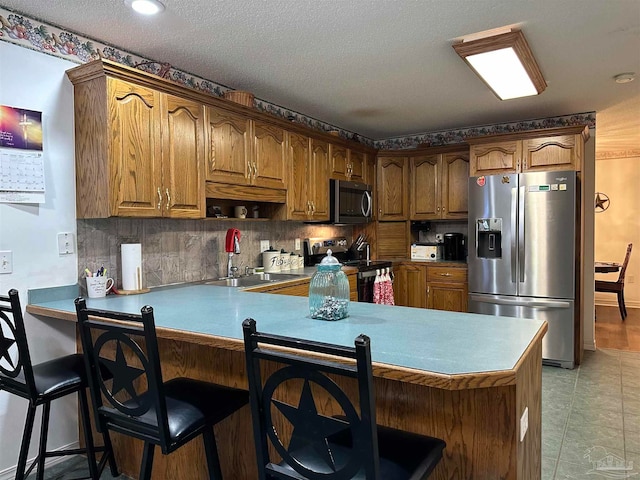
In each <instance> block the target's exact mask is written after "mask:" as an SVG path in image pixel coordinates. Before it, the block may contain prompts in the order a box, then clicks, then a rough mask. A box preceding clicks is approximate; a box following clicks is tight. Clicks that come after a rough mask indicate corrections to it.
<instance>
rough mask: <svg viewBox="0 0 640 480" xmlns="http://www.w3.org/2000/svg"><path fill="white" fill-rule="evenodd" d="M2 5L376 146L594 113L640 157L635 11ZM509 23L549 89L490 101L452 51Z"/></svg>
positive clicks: (639, 5) (527, 0)
mask: <svg viewBox="0 0 640 480" xmlns="http://www.w3.org/2000/svg"><path fill="white" fill-rule="evenodd" d="M164 3H165V5H166V10H165V11H164V13H162V14H161V15H159V16H156V17H153V18H149V17H143V16H140V15H138V14H136V13H135V12H133V11H132V10H130V9H129V8H128V7H127V6H126V5H125V4H124V2H123V0H101V1H98V0H48V1H46V2H43V1H42V0H0V5H2V6H4V7H5V8H8V9H11V10H14V11H17V12H21V13H24V14H25V15H28V16H31V17H33V18H35V19H39V20H42V21H44V22H45V23H50V24H53V25H57V26H60V27H62V28H64V29H68V30H69V31H72V32H75V33H78V34H82V35H84V36H87V37H89V38H93V39H95V40H99V41H102V42H105V43H109V44H112V45H114V46H116V47H119V48H121V49H123V50H126V51H129V52H131V53H135V54H138V55H141V56H144V57H147V58H150V59H153V60H158V61H162V62H168V63H170V64H171V65H173V66H174V67H175V68H178V69H181V70H184V71H186V72H190V73H193V74H196V75H199V76H201V77H204V78H208V79H210V80H213V81H215V82H218V83H221V84H224V85H227V86H229V87H232V88H235V89H240V90H249V91H252V92H253V93H254V94H255V95H256V96H257V97H258V98H261V99H263V100H266V101H268V102H271V103H275V104H278V105H281V106H284V107H286V108H289V109H292V110H295V111H298V112H300V113H303V114H305V115H308V116H311V117H314V118H316V119H319V120H322V121H325V122H328V123H331V124H333V125H336V126H339V127H342V128H345V129H347V130H351V131H353V132H357V133H359V134H361V135H364V136H367V137H369V138H372V139H382V138H389V137H394V136H402V135H410V134H414V133H423V132H432V131H437V130H443V129H449V128H456V127H467V126H475V125H486V124H491V123H503V122H511V121H518V120H526V119H535V118H542V117H549V116H558V115H566V114H571V113H582V112H590V111H596V112H597V117H596V118H597V120H596V122H597V125H598V127H597V144H596V148H597V149H598V150H602V148H604V147H603V145H606V148H607V149H608V150H631V149H639V148H640V120H639V118H640V78H637V79H636V81H634V82H632V83H629V84H625V85H620V84H616V83H615V82H614V81H613V80H612V77H613V76H614V75H616V74H618V73H622V72H636V74H638V76H639V77H640V0H607V1H605V0H536V1H531V0H474V1H471V0H420V1H418V0H348V1H346V0H270V1H264V0H247V1H234V0H164ZM504 25H517V26H519V27H520V28H521V29H522V30H523V32H524V33H525V35H526V37H527V40H528V41H529V44H530V46H531V48H532V50H533V52H534V54H535V56H536V58H537V60H538V63H539V64H540V67H541V70H542V73H543V75H544V77H545V79H546V81H547V83H548V87H547V89H546V90H545V92H543V93H542V94H541V95H539V96H537V97H529V98H524V99H515V100H509V101H500V100H498V99H497V98H496V97H495V96H494V95H493V94H492V93H491V92H490V91H489V90H488V88H487V87H485V85H484V84H483V83H482V82H481V81H480V80H479V79H478V78H477V77H476V76H475V75H474V73H472V72H471V70H470V69H469V68H468V67H467V66H466V65H465V64H464V62H463V61H462V60H461V59H460V58H459V57H458V56H457V55H456V54H455V52H454V50H453V48H452V47H451V45H452V43H454V41H455V39H456V38H458V37H460V36H463V35H466V34H470V33H474V32H479V31H483V30H488V29H491V28H495V27H500V26H504Z"/></svg>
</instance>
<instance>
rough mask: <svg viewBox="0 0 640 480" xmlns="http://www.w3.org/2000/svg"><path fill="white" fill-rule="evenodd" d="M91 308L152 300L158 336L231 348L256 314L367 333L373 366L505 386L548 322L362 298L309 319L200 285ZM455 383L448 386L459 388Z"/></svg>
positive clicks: (271, 326)
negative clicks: (342, 311)
mask: <svg viewBox="0 0 640 480" xmlns="http://www.w3.org/2000/svg"><path fill="white" fill-rule="evenodd" d="M77 292H78V286H77V285H70V286H67V287H55V288H51V289H38V290H30V291H29V302H28V306H27V311H28V312H29V313H31V314H34V315H43V316H46V317H52V318H59V319H64V320H70V321H75V319H76V316H75V307H74V303H73V300H74V298H75V297H76V296H77ZM87 305H88V306H89V307H91V308H98V309H105V310H116V311H122V312H127V313H140V309H141V308H142V307H143V306H144V305H151V306H152V307H153V309H154V316H155V321H156V327H157V329H158V335H159V336H165V337H167V338H177V339H181V338H182V337H189V338H193V337H194V336H195V337H197V338H199V342H198V343H203V344H207V343H208V342H211V344H212V345H214V344H215V345H220V344H221V343H226V344H227V345H226V346H227V347H228V348H232V349H242V348H243V346H242V326H241V324H242V321H243V320H244V319H246V318H253V319H255V320H256V322H257V324H258V329H259V330H260V331H264V332H269V333H272V334H278V335H289V336H295V337H300V338H304V339H309V340H315V341H320V342H326V343H335V344H339V345H345V346H352V345H353V341H354V339H355V338H356V337H357V336H358V335H359V334H361V333H364V334H366V335H368V336H369V337H370V338H371V345H372V348H371V353H372V359H373V362H374V363H378V364H386V365H388V366H393V367H400V368H404V369H409V370H419V371H422V372H431V373H434V374H436V375H438V374H440V375H444V376H447V377H450V376H453V377H455V376H466V375H469V374H476V375H477V374H478V373H485V374H489V375H491V374H492V373H494V374H507V375H504V376H505V378H503V379H502V381H504V382H506V383H510V382H509V380H508V378H507V377H509V376H510V375H508V372H513V371H514V369H515V368H516V365H517V363H518V361H519V360H520V359H521V357H522V356H523V354H524V353H525V351H526V350H527V348H528V347H529V346H530V344H532V343H533V342H534V340H537V339H539V338H541V337H542V335H544V333H545V332H546V323H545V322H544V321H540V320H530V319H517V320H515V319H513V318H507V317H497V316H488V315H477V314H469V313H456V312H446V311H440V310H428V309H417V308H408V307H400V306H387V305H374V304H370V303H359V302H351V303H350V305H349V317H348V318H345V319H342V320H339V321H335V322H327V321H323V320H314V319H311V318H310V317H309V310H308V298H306V297H294V296H288V295H272V294H266V293H254V292H250V291H243V290H240V289H236V288H227V287H216V286H211V285H202V284H184V285H173V286H167V287H158V288H154V289H151V291H150V292H149V293H145V294H141V295H122V296H120V295H108V296H107V297H105V298H98V299H96V298H88V299H87ZM382 376H384V375H382ZM474 376H475V375H474ZM481 376H482V375H481ZM455 383H457V382H455V381H453V383H452V384H449V385H448V386H445V388H449V389H457V388H461V387H456V386H455ZM480 383H482V382H480ZM443 386H444V385H443ZM478 386H480V385H478ZM466 388H468V385H467V387H466Z"/></svg>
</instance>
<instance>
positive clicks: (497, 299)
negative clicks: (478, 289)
mask: <svg viewBox="0 0 640 480" xmlns="http://www.w3.org/2000/svg"><path fill="white" fill-rule="evenodd" d="M469 300H473V301H475V302H482V303H494V304H497V305H515V306H522V307H535V308H570V307H571V303H570V302H564V301H562V300H545V299H542V298H536V299H535V300H532V299H528V298H522V297H519V298H512V297H502V296H498V295H469Z"/></svg>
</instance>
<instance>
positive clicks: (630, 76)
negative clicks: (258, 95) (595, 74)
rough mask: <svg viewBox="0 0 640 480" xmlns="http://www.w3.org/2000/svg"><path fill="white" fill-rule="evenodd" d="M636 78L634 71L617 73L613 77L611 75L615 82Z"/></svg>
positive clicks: (630, 80) (629, 80) (624, 81)
mask: <svg viewBox="0 0 640 480" xmlns="http://www.w3.org/2000/svg"><path fill="white" fill-rule="evenodd" d="M635 78H636V74H635V73H620V74H618V75H616V76H615V77H613V79H614V80H615V81H616V83H629V82H633V81H634V80H635Z"/></svg>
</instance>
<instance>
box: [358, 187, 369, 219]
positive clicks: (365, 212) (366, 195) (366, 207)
mask: <svg viewBox="0 0 640 480" xmlns="http://www.w3.org/2000/svg"><path fill="white" fill-rule="evenodd" d="M365 199H366V202H367V203H366V205H365ZM360 209H361V210H362V215H364V216H365V217H369V216H370V215H371V194H370V193H369V192H367V191H365V192H364V195H362V199H361V200H360Z"/></svg>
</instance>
